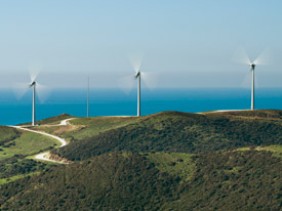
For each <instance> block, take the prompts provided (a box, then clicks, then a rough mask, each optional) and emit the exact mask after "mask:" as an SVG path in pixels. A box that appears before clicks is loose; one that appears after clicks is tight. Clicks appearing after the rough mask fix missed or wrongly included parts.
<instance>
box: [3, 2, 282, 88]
mask: <svg viewBox="0 0 282 211" xmlns="http://www.w3.org/2000/svg"><path fill="white" fill-rule="evenodd" d="M281 8H282V2H281V1H279V0H269V1H263V0H249V1H246V0H236V1H235V0H233V1H226V0H197V1H195V0H193V1H192V0H175V1H171V0H142V1H141V0H139V1H137V0H111V1H110V0H104V1H95V0H79V1H74V0H73V1H72V0H48V1H38V0H24V1H23V0H10V1H5V2H4V1H1V3H0V27H1V31H0V32H1V33H0V56H1V62H0V84H1V85H0V87H11V86H12V84H14V83H16V82H23V81H28V80H29V78H28V72H29V69H33V68H35V69H37V68H39V69H41V72H40V75H39V76H38V80H39V81H41V82H42V83H44V84H46V85H48V86H50V87H84V86H85V81H86V78H87V76H88V75H89V76H90V77H91V82H92V84H91V86H93V87H114V88H115V87H118V82H117V81H118V79H119V78H121V77H123V76H125V75H129V74H131V73H132V72H133V70H132V67H131V65H130V62H129V57H131V56H134V55H143V63H142V69H143V70H144V71H150V72H154V73H155V75H158V80H157V86H158V87H177V88H182V87H188V88H189V87H247V86H248V85H249V84H248V82H249V80H248V77H249V71H248V66H244V65H242V64H239V63H237V62H235V61H234V59H233V58H234V54H236V52H237V50H238V48H240V47H243V48H245V49H246V51H247V52H248V53H249V55H250V57H251V58H255V57H256V56H257V55H258V54H259V53H260V52H262V51H263V50H264V49H266V48H269V49H270V51H271V62H270V63H269V64H268V65H264V66H258V67H257V74H256V75H257V81H258V85H259V86H260V87H281V77H282V66H281V65H280V63H279V60H280V58H282V42H281V38H282V25H281V20H282V13H281Z"/></svg>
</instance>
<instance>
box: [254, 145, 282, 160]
mask: <svg viewBox="0 0 282 211" xmlns="http://www.w3.org/2000/svg"><path fill="white" fill-rule="evenodd" d="M255 149H256V150H258V151H260V150H264V151H269V152H272V154H273V155H274V156H276V157H280V158H282V145H269V146H262V147H256V148H255Z"/></svg>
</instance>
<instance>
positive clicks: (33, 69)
mask: <svg viewBox="0 0 282 211" xmlns="http://www.w3.org/2000/svg"><path fill="white" fill-rule="evenodd" d="M28 71H29V75H30V80H31V82H33V81H35V80H36V79H37V76H38V74H39V73H40V71H41V67H39V66H38V65H32V66H30V67H29V68H28Z"/></svg>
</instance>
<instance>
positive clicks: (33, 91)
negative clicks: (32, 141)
mask: <svg viewBox="0 0 282 211" xmlns="http://www.w3.org/2000/svg"><path fill="white" fill-rule="evenodd" d="M29 87H30V88H32V114H31V115H32V116H31V119H32V126H35V121H36V81H35V80H34V81H32V82H31V84H30V85H29Z"/></svg>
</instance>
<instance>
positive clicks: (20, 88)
mask: <svg viewBox="0 0 282 211" xmlns="http://www.w3.org/2000/svg"><path fill="white" fill-rule="evenodd" d="M37 75H38V71H37V72H36V73H31V74H30V79H31V81H30V83H29V84H26V83H20V84H16V89H15V91H16V94H17V97H18V98H21V97H22V96H23V95H24V94H25V93H26V92H27V88H31V89H32V109H31V125H32V126H35V125H36V110H37V109H36V105H37V97H39V98H40V100H41V101H43V100H44V99H45V98H46V96H47V94H48V93H47V92H46V91H47V90H46V89H45V86H43V85H41V84H39V83H38V82H37ZM38 89H39V90H40V96H37V94H38V93H37V91H38ZM44 91H45V92H44Z"/></svg>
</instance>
